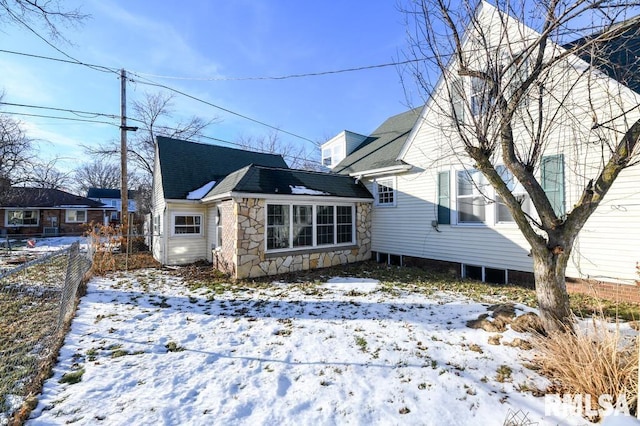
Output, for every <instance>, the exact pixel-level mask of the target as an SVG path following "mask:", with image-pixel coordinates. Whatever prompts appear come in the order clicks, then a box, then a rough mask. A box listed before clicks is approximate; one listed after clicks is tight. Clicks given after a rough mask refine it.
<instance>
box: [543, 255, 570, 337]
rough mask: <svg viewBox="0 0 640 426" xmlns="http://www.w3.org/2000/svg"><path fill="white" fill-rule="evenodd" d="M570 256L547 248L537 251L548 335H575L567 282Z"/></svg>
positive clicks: (545, 327) (544, 324)
mask: <svg viewBox="0 0 640 426" xmlns="http://www.w3.org/2000/svg"><path fill="white" fill-rule="evenodd" d="M568 257H569V255H568V254H565V253H560V254H554V253H553V250H549V249H545V250H544V251H543V253H538V254H536V252H535V250H534V252H533V274H534V276H535V280H536V296H537V298H538V308H539V310H540V319H541V320H542V325H543V326H544V329H545V331H546V332H547V333H553V332H571V331H573V324H572V320H571V310H570V308H569V295H568V294H567V287H566V283H565V271H566V269H567V261H568Z"/></svg>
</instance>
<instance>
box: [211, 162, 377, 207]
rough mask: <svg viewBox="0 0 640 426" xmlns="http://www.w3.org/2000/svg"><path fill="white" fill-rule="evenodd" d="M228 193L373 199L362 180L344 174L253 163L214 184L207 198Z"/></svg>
mask: <svg viewBox="0 0 640 426" xmlns="http://www.w3.org/2000/svg"><path fill="white" fill-rule="evenodd" d="M229 192H244V193H251V194H278V195H316V196H333V197H344V198H366V199H371V198H373V196H372V195H371V193H370V192H369V191H368V190H367V188H365V186H364V185H363V184H362V182H356V181H355V179H354V178H352V177H350V176H347V175H338V174H334V173H324V172H314V171H308V170H297V169H289V168H286V169H283V168H274V167H264V166H256V165H250V166H247V167H244V168H242V169H240V170H237V171H236V172H234V173H231V174H230V175H229V176H227V177H226V178H225V179H223V180H222V181H221V182H219V183H218V184H217V185H216V186H214V187H213V189H212V190H211V191H210V192H209V193H208V194H207V195H206V197H207V198H208V197H213V196H216V195H222V194H227V193H229Z"/></svg>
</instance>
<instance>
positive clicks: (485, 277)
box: [462, 264, 507, 284]
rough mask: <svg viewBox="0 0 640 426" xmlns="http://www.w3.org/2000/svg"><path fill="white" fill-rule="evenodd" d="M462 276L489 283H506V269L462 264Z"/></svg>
mask: <svg viewBox="0 0 640 426" xmlns="http://www.w3.org/2000/svg"><path fill="white" fill-rule="evenodd" d="M462 277H463V278H469V279H472V280H478V281H482V282H487V283H491V284H506V283H507V270H506V269H497V268H488V267H486V266H477V265H466V264H465V265H462Z"/></svg>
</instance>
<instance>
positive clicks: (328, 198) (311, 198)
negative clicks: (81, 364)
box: [202, 191, 373, 203]
mask: <svg viewBox="0 0 640 426" xmlns="http://www.w3.org/2000/svg"><path fill="white" fill-rule="evenodd" d="M230 198H234V199H237V198H260V199H265V200H272V201H293V200H299V201H300V200H304V201H305V202H322V201H325V202H335V203H350V202H356V203H358V202H359V203H372V202H373V197H372V198H362V197H337V196H335V195H303V194H271V193H269V194H264V193H252V192H236V191H231V192H227V193H224V194H219V195H215V196H213V197H207V198H203V199H202V202H210V201H220V200H224V199H230Z"/></svg>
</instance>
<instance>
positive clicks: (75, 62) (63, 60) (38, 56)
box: [0, 49, 117, 73]
mask: <svg viewBox="0 0 640 426" xmlns="http://www.w3.org/2000/svg"><path fill="white" fill-rule="evenodd" d="M0 52H1V53H8V54H11V55H18V56H26V57H28V58H35V59H45V60H47V61H54V62H62V63H66V64H72V65H82V66H86V67H89V68H91V69H94V70H96V71H101V72H114V73H115V72H117V69H116V68H111V67H107V66H104V65H96V64H90V63H87V62H82V61H78V60H77V59H74V60H69V59H61V58H53V57H51V56H43V55H36V54H33V53H24V52H16V51H14V50H6V49H0ZM97 68H102V69H97Z"/></svg>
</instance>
